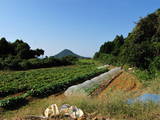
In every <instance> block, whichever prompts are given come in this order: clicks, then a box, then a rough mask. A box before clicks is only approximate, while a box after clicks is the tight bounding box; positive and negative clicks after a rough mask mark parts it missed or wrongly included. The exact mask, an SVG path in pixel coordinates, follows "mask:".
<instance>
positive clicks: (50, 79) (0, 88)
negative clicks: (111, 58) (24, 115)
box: [0, 65, 106, 108]
mask: <svg viewBox="0 0 160 120" xmlns="http://www.w3.org/2000/svg"><path fill="white" fill-rule="evenodd" d="M105 71H106V70H105V69H101V70H99V69H97V68H96V66H95V65H81V66H70V67H59V68H50V69H39V70H31V71H23V72H11V73H7V74H2V75H1V76H0V79H1V81H0V95H1V97H2V96H7V95H9V94H13V93H18V92H19V91H26V94H25V95H22V96H18V97H9V98H6V99H3V100H0V107H4V108H8V107H13V106H16V105H17V104H20V103H25V102H26V97H27V96H33V97H46V96H48V95H50V94H53V93H57V92H60V91H64V90H65V89H67V88H68V87H69V86H71V85H73V84H77V83H80V82H83V81H85V80H87V79H90V78H92V77H94V76H96V75H98V74H101V73H103V72H105ZM12 90H14V91H12ZM21 101H22V102H21Z"/></svg>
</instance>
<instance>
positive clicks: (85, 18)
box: [0, 0, 160, 57]
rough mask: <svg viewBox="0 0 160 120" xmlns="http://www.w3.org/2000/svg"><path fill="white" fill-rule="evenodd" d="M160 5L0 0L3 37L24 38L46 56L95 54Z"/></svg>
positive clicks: (157, 1) (115, 0)
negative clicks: (71, 52)
mask: <svg viewBox="0 0 160 120" xmlns="http://www.w3.org/2000/svg"><path fill="white" fill-rule="evenodd" d="M158 8H160V0H0V16H1V17H0V37H5V38H6V39H7V40H8V41H10V42H14V41H15V40H16V39H22V40H23V41H25V42H27V43H28V44H29V45H30V46H31V48H32V49H36V48H42V49H44V50H45V55H47V56H53V55H55V54H57V53H58V52H60V51H61V50H63V49H70V50H72V51H73V52H75V53H77V54H79V55H81V56H86V57H92V56H93V55H94V53H95V52H96V51H98V50H99V48H100V46H101V45H102V44H103V43H104V42H106V41H111V40H113V39H114V38H115V36H116V35H121V34H122V35H123V36H125V37H126V36H127V35H128V33H129V32H131V31H132V29H133V28H134V26H135V22H137V21H138V20H139V19H140V17H144V16H146V15H148V14H149V13H152V12H154V11H155V10H157V9H158Z"/></svg>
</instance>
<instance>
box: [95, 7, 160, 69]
mask: <svg viewBox="0 0 160 120" xmlns="http://www.w3.org/2000/svg"><path fill="white" fill-rule="evenodd" d="M95 58H97V59H101V60H103V61H105V62H107V63H108V64H121V65H123V64H130V65H131V66H136V67H138V68H142V69H150V70H152V71H155V70H160V64H159V63H160V9H159V10H157V11H156V12H154V13H151V14H149V15H148V16H146V17H144V18H141V19H140V20H139V21H138V22H137V23H136V26H135V28H134V29H133V30H132V32H131V33H129V34H128V36H127V37H126V38H123V36H116V38H115V39H114V40H113V41H109V42H106V43H104V44H103V45H102V46H101V47H100V50H99V51H98V52H97V53H96V54H95Z"/></svg>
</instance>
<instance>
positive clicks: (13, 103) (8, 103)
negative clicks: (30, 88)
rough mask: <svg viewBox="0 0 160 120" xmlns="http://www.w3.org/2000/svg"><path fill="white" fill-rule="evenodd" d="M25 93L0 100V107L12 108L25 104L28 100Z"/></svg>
mask: <svg viewBox="0 0 160 120" xmlns="http://www.w3.org/2000/svg"><path fill="white" fill-rule="evenodd" d="M26 97H27V94H24V95H21V96H18V97H9V98H6V99H4V100H0V107H2V108H5V109H9V110H13V109H16V108H18V107H20V106H21V105H25V104H26V103H27V102H28V101H27V100H26Z"/></svg>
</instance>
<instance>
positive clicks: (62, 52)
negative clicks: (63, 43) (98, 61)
mask: <svg viewBox="0 0 160 120" xmlns="http://www.w3.org/2000/svg"><path fill="white" fill-rule="evenodd" d="M66 56H73V57H77V58H84V57H82V56H80V55H77V54H75V53H73V52H72V51H71V50H69V49H64V50H63V51H61V52H60V53H58V54H57V55H55V56H54V57H55V58H63V57H66Z"/></svg>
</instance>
